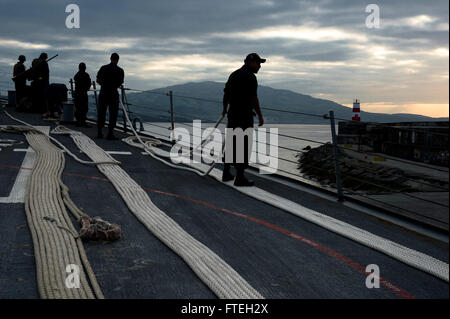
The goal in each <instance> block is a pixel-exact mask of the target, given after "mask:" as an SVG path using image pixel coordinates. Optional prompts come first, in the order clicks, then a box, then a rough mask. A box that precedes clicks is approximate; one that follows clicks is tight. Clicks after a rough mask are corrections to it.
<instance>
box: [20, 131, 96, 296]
mask: <svg viewBox="0 0 450 319" xmlns="http://www.w3.org/2000/svg"><path fill="white" fill-rule="evenodd" d="M17 132H22V133H24V134H25V137H26V139H27V141H28V143H29V144H30V146H31V147H32V148H33V149H34V150H35V154H36V161H35V164H34V166H33V168H32V170H31V175H30V176H29V178H28V181H27V188H26V196H25V214H26V217H27V221H28V225H29V228H30V232H31V236H32V240H33V249H34V256H35V260H36V277H37V286H38V291H39V295H40V296H41V298H44V299H73V298H75V299H94V298H104V296H103V293H102V291H101V289H100V287H99V285H98V283H97V280H96V278H95V274H94V272H93V271H92V268H91V266H90V264H89V261H88V260H87V257H86V253H85V251H84V247H83V244H82V242H81V239H80V238H79V237H78V236H77V231H76V230H75V228H74V226H73V225H72V221H71V220H70V217H69V215H68V213H67V210H66V207H65V205H66V204H65V203H71V204H72V205H73V203H72V202H71V201H70V198H67V196H68V193H67V187H66V186H65V185H64V184H63V182H62V179H61V175H62V172H63V169H64V166H65V158H64V155H63V153H62V152H61V151H60V149H58V148H57V147H56V146H54V145H53V144H52V143H51V142H50V140H49V139H48V138H47V136H46V135H45V134H44V133H43V132H42V131H39V130H36V129H33V128H23V127H22V128H20V129H17ZM67 200H68V202H67ZM69 208H70V209H71V211H72V209H77V208H76V207H69ZM68 266H70V267H73V268H69V270H70V271H72V273H68V272H67V270H68V268H67V267H68ZM70 277H71V278H70ZM91 286H92V288H91Z"/></svg>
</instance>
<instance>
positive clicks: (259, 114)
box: [252, 96, 264, 126]
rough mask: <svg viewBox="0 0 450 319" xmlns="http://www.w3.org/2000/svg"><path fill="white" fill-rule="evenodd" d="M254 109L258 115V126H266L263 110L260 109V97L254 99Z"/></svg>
mask: <svg viewBox="0 0 450 319" xmlns="http://www.w3.org/2000/svg"><path fill="white" fill-rule="evenodd" d="M252 108H253V109H254V110H255V112H256V115H258V122H259V123H258V125H259V126H262V125H263V124H264V118H263V115H262V113H261V108H260V107H259V99H258V96H254V97H253V101H252Z"/></svg>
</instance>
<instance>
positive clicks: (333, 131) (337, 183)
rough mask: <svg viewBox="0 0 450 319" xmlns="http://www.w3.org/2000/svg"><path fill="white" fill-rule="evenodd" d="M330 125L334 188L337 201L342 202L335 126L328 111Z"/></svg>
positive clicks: (332, 113)
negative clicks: (334, 177)
mask: <svg viewBox="0 0 450 319" xmlns="http://www.w3.org/2000/svg"><path fill="white" fill-rule="evenodd" d="M329 114H330V125H331V138H332V141H333V152H334V170H335V173H336V188H337V197H338V201H340V202H342V201H344V195H343V192H342V179H341V170H340V166H339V149H338V145H337V138H336V126H335V124H334V112H333V111H330V112H329Z"/></svg>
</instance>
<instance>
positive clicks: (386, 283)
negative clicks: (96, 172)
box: [0, 164, 415, 299]
mask: <svg viewBox="0 0 450 319" xmlns="http://www.w3.org/2000/svg"><path fill="white" fill-rule="evenodd" d="M0 167H8V168H17V169H31V168H26V167H20V166H14V165H5V164H0ZM63 174H64V175H69V176H76V177H81V178H89V179H94V180H100V181H104V182H109V180H108V179H106V178H102V177H96V176H88V175H82V174H76V173H63ZM142 188H143V189H144V190H147V191H150V192H152V193H157V194H162V195H166V196H171V197H175V198H179V199H182V200H186V201H189V202H192V203H195V204H198V205H202V206H205V207H209V208H212V209H215V210H218V211H221V212H224V213H227V214H231V215H234V216H238V217H241V218H244V219H247V220H250V221H253V222H255V223H258V224H260V225H263V226H266V227H268V228H270V229H273V230H275V231H277V232H279V233H282V234H285V235H287V236H289V237H291V238H293V239H296V240H299V241H301V242H302V243H305V244H307V245H309V246H311V247H313V248H315V249H317V250H319V251H321V252H323V253H325V254H326V255H328V256H330V257H333V258H335V259H337V260H339V261H341V262H343V263H344V264H346V265H348V266H350V267H351V268H353V269H354V270H356V271H358V272H360V273H362V274H363V275H369V274H370V273H367V272H366V269H365V268H364V267H363V266H362V265H360V264H359V263H357V262H355V261H353V260H351V259H350V258H347V257H345V256H344V255H342V254H340V253H338V252H336V251H334V250H332V249H331V248H328V247H326V246H324V245H322V244H320V243H317V242H315V241H313V240H311V239H308V238H306V237H303V236H300V235H297V234H295V233H293V232H291V231H289V230H287V229H284V228H281V227H278V226H276V225H274V224H271V223H269V222H266V221H264V220H262V219H258V218H256V217H252V216H248V215H245V214H242V213H239V212H236V211H232V210H229V209H226V208H223V207H219V206H216V205H214V204H211V203H208V202H204V201H201V200H198V199H193V198H190V197H185V196H182V195H178V194H174V193H168V192H164V191H161V190H157V189H153V188H148V187H142ZM379 279H380V284H381V285H383V286H384V287H386V288H387V289H389V290H390V291H392V292H393V293H395V294H396V295H397V296H399V297H401V298H403V299H415V297H414V296H413V295H411V294H410V293H409V292H407V291H406V290H404V289H402V288H400V287H398V286H396V285H394V284H393V283H391V282H390V281H388V280H386V279H384V278H383V277H379Z"/></svg>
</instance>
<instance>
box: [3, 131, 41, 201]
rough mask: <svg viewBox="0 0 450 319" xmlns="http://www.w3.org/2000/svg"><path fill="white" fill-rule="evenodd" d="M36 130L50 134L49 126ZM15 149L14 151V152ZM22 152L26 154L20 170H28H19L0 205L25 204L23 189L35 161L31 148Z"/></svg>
mask: <svg viewBox="0 0 450 319" xmlns="http://www.w3.org/2000/svg"><path fill="white" fill-rule="evenodd" d="M38 128H39V129H40V130H42V131H44V132H46V133H47V134H49V133H50V126H38ZM16 150H17V149H14V151H16ZM21 150H22V152H26V154H25V157H24V159H23V162H22V165H21V167H22V168H29V169H20V170H19V172H18V174H17V177H16V181H15V182H14V185H13V187H12V189H11V192H10V193H9V196H8V197H0V203H25V189H26V185H27V181H28V177H29V176H30V175H31V168H33V166H34V162H35V160H36V153H35V152H34V151H33V149H32V148H31V147H28V148H27V149H21Z"/></svg>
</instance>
